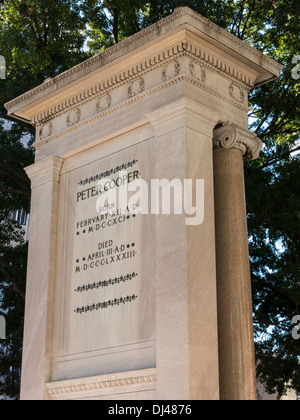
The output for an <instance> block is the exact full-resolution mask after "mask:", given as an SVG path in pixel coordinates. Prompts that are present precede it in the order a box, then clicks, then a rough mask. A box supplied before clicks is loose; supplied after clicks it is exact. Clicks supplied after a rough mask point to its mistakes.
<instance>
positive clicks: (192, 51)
mask: <svg viewBox="0 0 300 420" xmlns="http://www.w3.org/2000/svg"><path fill="white" fill-rule="evenodd" d="M182 53H185V54H186V55H189V56H190V58H191V59H192V63H191V67H190V71H191V74H192V75H193V76H194V77H196V78H201V79H202V78H203V73H202V68H201V69H200V67H201V64H202V66H203V64H206V65H207V66H209V67H210V68H211V69H214V70H215V71H217V72H219V73H220V74H222V75H223V76H228V77H230V78H231V79H230V80H231V82H234V81H236V82H238V83H242V84H244V85H245V88H246V89H247V88H248V89H250V88H251V87H252V86H253V83H254V80H250V78H249V77H247V76H246V75H245V74H243V73H241V72H240V71H238V70H236V69H235V68H234V67H233V66H230V65H228V64H227V63H225V62H223V61H221V60H220V59H218V58H216V57H214V56H213V55H212V54H211V53H210V54H208V53H207V52H206V51H203V50H201V49H200V48H199V47H197V46H195V45H193V44H192V43H190V42H181V43H180V44H179V45H176V46H174V47H172V48H169V49H168V50H167V51H165V52H164V53H161V54H158V55H156V56H154V57H152V58H150V59H148V60H147V61H145V62H143V63H140V64H138V65H137V66H135V67H133V68H131V69H129V70H127V71H126V72H122V73H120V74H119V75H115V76H114V77H112V78H111V79H109V80H106V81H104V82H102V83H101V84H99V85H97V86H93V87H91V88H90V89H88V90H87V91H85V92H82V93H81V94H78V95H76V96H75V97H72V98H68V99H67V100H65V101H64V102H63V103H61V104H59V105H57V106H55V107H54V108H53V109H49V110H47V111H45V112H44V113H43V114H40V115H37V116H36V117H35V120H34V122H36V123H37V122H38V121H41V120H43V119H44V120H45V119H47V118H51V116H52V115H54V114H55V115H57V114H58V113H59V112H62V111H64V110H68V109H70V107H76V104H78V103H83V102H84V101H86V100H92V99H93V97H95V96H97V95H99V93H101V92H103V91H107V90H108V89H111V88H113V87H114V86H116V85H120V84H121V83H124V82H125V83H128V80H130V79H132V78H134V81H135V80H138V79H139V77H143V74H145V72H149V71H151V70H152V69H153V68H155V67H156V66H157V65H161V64H162V63H164V62H165V63H167V61H168V60H169V61H170V58H172V57H174V58H176V56H178V55H180V54H181V55H182ZM197 63H199V64H197ZM197 65H198V66H199V68H197ZM178 74H179V63H178V60H176V59H175V61H173V63H172V64H168V63H167V64H165V65H164V68H163V80H164V81H165V80H168V79H169V78H170V77H174V76H176V75H178ZM141 82H142V80H141ZM129 83H130V84H131V83H132V82H131V81H130V82H129ZM142 86H143V85H140V86H139V87H138V89H137V90H138V91H139V90H140V89H142ZM234 87H235V86H233V88H234ZM129 91H133V86H129ZM134 91H136V89H134ZM233 94H234V92H233Z"/></svg>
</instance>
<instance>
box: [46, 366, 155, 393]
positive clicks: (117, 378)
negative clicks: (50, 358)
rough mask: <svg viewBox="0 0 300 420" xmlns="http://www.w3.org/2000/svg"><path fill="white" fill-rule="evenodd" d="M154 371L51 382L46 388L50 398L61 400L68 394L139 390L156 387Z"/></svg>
mask: <svg viewBox="0 0 300 420" xmlns="http://www.w3.org/2000/svg"><path fill="white" fill-rule="evenodd" d="M156 382H157V380H156V370H155V369H147V370H142V371H135V372H127V373H119V374H113V375H105V376H98V377H92V378H83V379H73V380H69V381H61V382H53V383H48V384H46V388H47V391H48V394H49V396H50V398H53V399H54V398H56V397H57V398H59V397H61V398H63V397H64V396H66V395H68V394H74V398H76V393H77V394H78V393H84V392H89V393H91V392H95V391H99V393H100V394H101V391H102V392H104V391H108V390H111V391H113V390H116V389H118V388H121V389H122V388H124V387H134V386H139V387H140V388H144V387H148V386H149V385H151V384H152V385H153V388H154V387H156Z"/></svg>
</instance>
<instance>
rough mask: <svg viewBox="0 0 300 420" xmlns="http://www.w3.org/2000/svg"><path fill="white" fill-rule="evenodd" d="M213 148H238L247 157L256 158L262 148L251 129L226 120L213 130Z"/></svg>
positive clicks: (260, 142)
mask: <svg viewBox="0 0 300 420" xmlns="http://www.w3.org/2000/svg"><path fill="white" fill-rule="evenodd" d="M213 144H214V148H215V149H220V148H223V149H231V148H236V149H240V150H241V151H242V152H243V155H246V157H247V158H248V159H251V160H254V159H257V158H258V156H259V154H260V151H261V149H262V141H261V140H260V139H259V138H258V137H257V136H256V135H255V134H254V133H252V132H251V131H248V130H245V129H244V128H242V127H239V126H237V125H236V124H233V123H230V122H227V123H223V124H220V125H219V126H218V127H217V128H216V129H215V130H214V138H213Z"/></svg>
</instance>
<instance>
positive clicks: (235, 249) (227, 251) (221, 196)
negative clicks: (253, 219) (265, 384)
mask: <svg viewBox="0 0 300 420" xmlns="http://www.w3.org/2000/svg"><path fill="white" fill-rule="evenodd" d="M214 183H215V218H216V256H217V290H218V331H219V364H220V393H221V399H222V400H254V399H255V396H256V391H255V358H254V340H253V319H252V294H251V281H250V269H249V249H248V235H247V222H246V207H245V190H244V170H243V152H242V151H241V150H240V149H238V148H229V149H227V148H216V149H215V150H214Z"/></svg>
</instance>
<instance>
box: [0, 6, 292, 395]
mask: <svg viewBox="0 0 300 420" xmlns="http://www.w3.org/2000/svg"><path fill="white" fill-rule="evenodd" d="M298 3H299V0H276V1H273V0H203V1H196V0H186V1H180V0H169V1H160V0H148V1H145V0H104V1H101V0H81V1H76V0H47V1H41V0H0V6H1V9H0V55H3V56H4V57H5V58H6V62H7V79H6V80H0V118H2V121H3V123H1V124H0V153H1V154H0V156H1V162H0V218H1V220H0V293H1V295H0V296H1V302H2V303H1V306H0V311H2V312H4V313H5V314H6V316H7V320H8V330H9V331H10V334H9V337H8V341H7V343H6V347H5V351H4V350H1V352H0V376H1V375H3V374H6V375H7V377H8V378H9V380H7V382H6V388H5V389H4V387H2V388H1V386H0V395H1V393H6V394H7V395H9V396H10V397H16V398H17V397H18V392H19V383H18V378H17V375H16V372H17V370H18V369H19V367H20V355H21V343H22V339H21V337H22V323H23V311H24V293H25V292H24V291H25V277H26V275H25V272H26V255H27V254H26V253H27V244H25V243H23V240H22V235H20V232H19V229H18V228H17V227H16V226H15V224H14V223H13V222H12V221H11V219H10V214H11V212H12V211H14V210H18V209H20V208H24V209H25V210H26V211H29V204H30V184H29V180H28V179H27V177H26V175H25V172H24V170H23V169H24V167H26V166H28V165H29V164H31V163H32V162H33V150H32V148H31V142H32V140H33V134H34V132H33V129H32V127H30V126H27V125H26V124H20V123H19V122H17V123H10V122H9V123H8V122H7V121H9V117H7V115H6V111H5V109H4V103H5V102H7V101H9V100H11V99H13V98H14V97H16V96H18V95H20V94H22V93H24V92H25V91H27V90H29V89H31V88H33V87H34V86H36V85H38V84H40V83H42V82H43V81H44V80H45V79H46V78H48V77H53V76H55V75H57V74H58V73H60V72H62V71H64V70H66V69H68V68H70V67H72V66H74V65H76V64H77V63H80V62H81V61H83V60H84V59H85V58H87V57H89V56H91V55H93V54H95V53H98V52H101V51H102V50H104V49H105V48H107V47H109V46H111V45H113V44H114V43H118V42H120V41H122V40H123V39H125V38H126V37H128V36H130V35H132V34H134V33H135V32H137V31H139V30H141V29H143V28H145V27H147V26H149V25H151V24H152V23H155V22H156V21H158V20H159V19H161V18H163V17H165V16H167V15H169V14H170V13H172V12H173V11H174V10H175V9H176V8H177V7H180V6H189V7H191V8H192V9H194V10H195V11H196V12H199V13H201V14H202V15H203V16H204V17H206V18H208V19H210V20H212V21H213V22H214V23H216V24H218V25H220V26H222V27H223V28H225V29H227V30H228V31H230V32H231V33H232V34H234V35H235V36H237V37H239V38H240V39H242V40H244V41H245V42H247V43H249V44H250V45H252V46H253V47H255V48H257V49H259V50H260V51H262V52H263V53H265V54H267V55H268V56H270V57H271V58H273V59H275V60H277V61H279V62H281V63H282V64H283V65H284V70H283V72H282V74H281V76H280V78H279V79H278V80H277V81H275V82H272V83H269V84H267V85H266V86H262V87H259V88H257V89H255V90H254V91H252V93H251V95H250V106H251V112H250V114H249V116H250V118H251V119H250V123H251V128H252V130H253V131H255V132H256V133H257V134H258V136H259V137H260V138H261V139H262V140H263V142H264V145H265V146H264V149H263V152H262V154H261V157H260V158H259V159H257V160H256V161H254V162H245V174H246V187H247V188H246V190H247V208H248V225H249V245H250V255H251V271H252V281H253V302H254V327H255V334H256V349H257V358H258V360H259V363H258V374H259V375H260V377H261V378H262V379H263V380H264V381H266V383H267V386H268V390H269V391H270V392H275V391H276V392H278V393H279V396H281V395H282V394H283V393H284V392H285V391H286V388H287V386H292V387H294V389H298V390H299V389H300V375H299V355H300V348H299V347H300V341H297V340H294V339H293V338H292V335H291V332H292V328H293V326H292V323H291V320H292V318H293V317H294V316H295V315H299V305H300V291H299V290H300V287H299V286H300V273H299V259H300V229H299V219H300V197H299V191H300V165H299V156H300V155H299V151H300V142H299V126H300V121H299V118H300V95H299V93H300V83H299V80H295V79H294V78H293V77H292V69H293V66H294V65H293V64H292V58H293V57H294V56H295V55H297V54H300V51H299V27H300V25H299V12H297V10H298V9H299V4H298ZM4 121H6V122H4ZM12 239H14V242H15V243H17V244H18V246H17V247H13V246H12Z"/></svg>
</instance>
